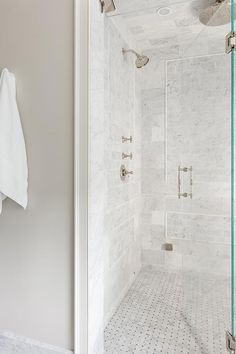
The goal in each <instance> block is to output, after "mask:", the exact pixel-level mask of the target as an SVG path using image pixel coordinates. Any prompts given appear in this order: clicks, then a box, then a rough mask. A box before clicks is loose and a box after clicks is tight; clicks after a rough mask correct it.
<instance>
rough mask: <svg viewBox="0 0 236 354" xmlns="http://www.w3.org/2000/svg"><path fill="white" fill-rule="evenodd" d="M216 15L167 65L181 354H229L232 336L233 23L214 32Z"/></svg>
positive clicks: (171, 224) (170, 212)
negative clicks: (229, 44) (229, 48)
mask: <svg viewBox="0 0 236 354" xmlns="http://www.w3.org/2000/svg"><path fill="white" fill-rule="evenodd" d="M219 11H220V9H219ZM218 15H219V13H216V14H215V16H218ZM215 16H213V17H212V18H211V20H210V21H209V22H208V25H207V26H205V27H204V28H203V29H201V31H199V33H196V36H195V39H194V41H191V43H189V42H188V40H186V41H185V44H184V48H183V50H182V53H181V56H180V57H179V58H177V59H175V58H174V59H171V60H167V62H166V176H165V178H166V187H167V189H166V191H167V192H166V203H165V205H166V217H165V220H166V222H165V230H166V243H167V244H172V247H173V251H172V252H166V255H165V257H166V266H167V267H169V269H171V270H173V265H174V268H175V276H173V273H172V275H171V276H172V277H174V281H176V282H177V284H178V286H177V289H178V291H177V293H176V294H175V295H173V296H174V297H176V296H177V297H178V301H177V302H176V301H173V302H172V305H173V304H175V305H174V306H173V307H174V308H173V309H172V310H173V311H175V313H176V316H177V318H178V322H180V323H182V326H181V328H180V329H179V334H178V336H177V337H176V338H177V342H178V350H179V351H180V350H181V348H182V349H184V350H186V351H184V353H185V352H186V353H187V350H188V348H191V349H192V350H193V353H206V354H213V353H225V352H226V345H225V331H226V330H229V331H231V330H232V332H233V328H232V326H231V322H232V321H231V318H232V316H233V315H232V312H233V310H232V309H231V293H232V291H231V290H232V288H231V284H232V280H231V272H232V270H231V272H230V269H231V264H232V262H231V259H232V258H231V256H233V251H231V244H232V242H233V239H232V237H231V236H230V235H231V215H230V213H231V211H230V198H231V183H230V179H231V176H230V164H231V161H230V160H231V157H230V156H231V143H230V142H231V139H232V134H231V129H232V126H231V123H230V117H231V109H232V107H231V104H230V102H231V87H230V82H231V70H232V68H231V64H230V61H231V58H230V56H231V55H228V54H225V37H226V35H227V34H228V33H229V31H230V23H228V24H225V25H220V26H215V25H213V24H215V21H216V18H215ZM199 28H200V27H199ZM232 55H233V54H232ZM232 132H233V130H232ZM232 225H233V224H232ZM232 246H233V245H232ZM232 250H233V247H232ZM232 279H233V278H232ZM180 338H181V340H182V343H181V340H180Z"/></svg>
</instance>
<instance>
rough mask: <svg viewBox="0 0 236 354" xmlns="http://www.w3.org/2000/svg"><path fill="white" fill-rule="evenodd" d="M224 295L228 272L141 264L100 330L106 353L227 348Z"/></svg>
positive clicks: (178, 353) (183, 353)
mask: <svg viewBox="0 0 236 354" xmlns="http://www.w3.org/2000/svg"><path fill="white" fill-rule="evenodd" d="M229 295H230V281H229V278H224V279H223V278H216V277H212V276H211V277H210V276H206V275H197V274H192V273H180V272H176V273H169V272H166V271H156V270H155V271H154V270H150V269H143V270H142V271H141V273H140V274H139V276H138V277H137V279H136V281H135V282H134V284H133V286H132V287H131V289H130V290H129V292H128V293H127V295H126V297H125V298H124V300H123V301H122V303H121V305H120V306H119V308H118V309H117V311H116V313H115V314H114V316H113V318H112V319H111V321H110V322H109V324H108V326H107V328H106V330H105V353H107V354H122V353H130V354H131V353H142V354H157V353H162V354H222V353H227V351H226V349H225V330H226V329H230V296H229Z"/></svg>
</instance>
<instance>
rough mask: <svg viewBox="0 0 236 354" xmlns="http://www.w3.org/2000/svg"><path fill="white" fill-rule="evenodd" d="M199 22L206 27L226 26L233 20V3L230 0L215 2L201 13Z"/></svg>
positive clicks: (216, 0) (217, 0)
mask: <svg viewBox="0 0 236 354" xmlns="http://www.w3.org/2000/svg"><path fill="white" fill-rule="evenodd" d="M199 20H200V22H201V23H202V24H204V25H206V26H222V25H226V24H227V23H229V22H230V20H231V3H230V2H229V0H215V2H214V3H213V4H211V5H209V6H207V7H206V8H205V9H203V10H202V11H201V13H200V15H199Z"/></svg>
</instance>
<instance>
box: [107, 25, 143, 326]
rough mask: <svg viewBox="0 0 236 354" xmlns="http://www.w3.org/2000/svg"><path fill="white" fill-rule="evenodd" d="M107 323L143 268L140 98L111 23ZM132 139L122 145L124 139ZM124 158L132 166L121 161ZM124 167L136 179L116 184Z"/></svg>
mask: <svg viewBox="0 0 236 354" xmlns="http://www.w3.org/2000/svg"><path fill="white" fill-rule="evenodd" d="M105 47H106V50H105V53H106V58H105V68H106V70H105V130H104V132H105V164H104V169H105V171H106V192H105V230H104V235H105V236H104V237H105V282H104V306H105V321H107V320H109V319H110V317H111V315H112V314H113V312H114V310H115V309H116V307H117V306H118V304H119V302H120V301H121V299H122V297H123V296H124V294H125V293H126V291H127V289H128V288H129V286H130V285H131V283H132V282H133V280H134V278H135V276H136V274H137V273H138V272H139V269H140V267H141V252H140V250H141V248H140V241H139V239H138V229H139V214H140V198H141V172H140V170H141V151H140V149H141V143H140V142H141V98H140V97H141V93H140V90H139V85H138V80H139V77H138V74H137V69H136V67H135V64H134V61H135V57H134V56H133V55H132V54H131V55H125V56H124V55H123V54H122V48H123V47H125V48H127V47H128V44H127V43H126V42H125V40H124V39H123V37H122V35H121V33H120V31H119V30H118V29H117V27H116V26H115V24H114V22H113V21H112V20H111V19H106V25H105ZM130 135H131V136H132V137H133V142H132V143H129V142H128V143H122V139H121V137H122V136H126V137H129V136H130ZM122 152H124V153H127V154H129V153H131V152H132V153H133V160H122ZM121 164H124V165H125V166H126V168H127V169H128V170H132V171H134V174H133V175H132V176H130V177H128V178H127V180H126V181H121V179H120V166H121Z"/></svg>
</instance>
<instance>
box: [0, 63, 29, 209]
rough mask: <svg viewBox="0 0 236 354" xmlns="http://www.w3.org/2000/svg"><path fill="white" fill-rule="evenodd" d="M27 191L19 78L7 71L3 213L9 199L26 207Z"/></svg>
mask: <svg viewBox="0 0 236 354" xmlns="http://www.w3.org/2000/svg"><path fill="white" fill-rule="evenodd" d="M27 189H28V168H27V157H26V149H25V141H24V136H23V131H22V126H21V121H20V115H19V111H18V108H17V102H16V84H15V76H14V75H13V74H12V73H10V72H9V71H8V70H7V69H4V70H3V71H2V74H1V78H0V213H1V211H2V201H3V200H4V199H6V198H7V197H8V198H10V199H12V200H14V201H15V202H16V203H18V204H20V205H21V206H22V207H23V208H26V206H27V199H28V198H27Z"/></svg>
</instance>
